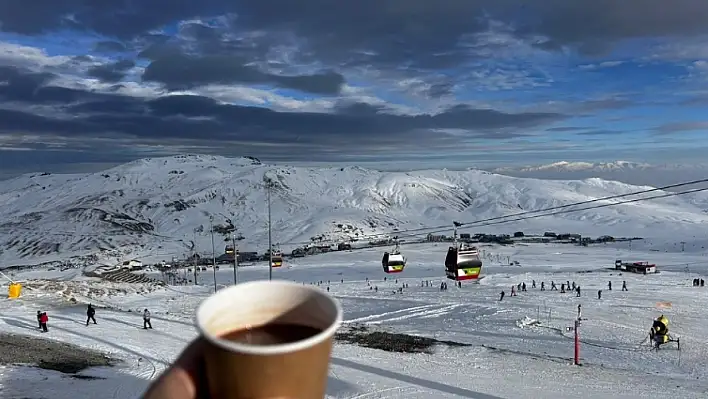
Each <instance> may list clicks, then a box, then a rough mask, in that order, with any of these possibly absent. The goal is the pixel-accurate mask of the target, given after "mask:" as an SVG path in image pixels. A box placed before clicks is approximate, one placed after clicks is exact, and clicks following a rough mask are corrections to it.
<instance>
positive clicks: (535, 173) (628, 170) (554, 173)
mask: <svg viewBox="0 0 708 399" xmlns="http://www.w3.org/2000/svg"><path fill="white" fill-rule="evenodd" d="M492 172H494V173H501V174H504V175H508V176H515V177H530V178H536V179H563V180H581V179H589V178H593V177H597V178H601V179H605V180H616V181H621V182H624V183H628V184H635V185H650V186H654V187H661V186H667V185H670V184H674V183H679V182H684V181H688V180H697V179H702V178H706V177H708V165H704V164H690V165H687V164H667V163H664V164H650V163H641V162H631V161H614V162H569V161H560V162H554V163H550V164H543V165H532V166H521V167H514V166H509V167H501V168H496V169H493V170H492Z"/></svg>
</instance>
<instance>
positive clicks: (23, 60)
mask: <svg viewBox="0 0 708 399" xmlns="http://www.w3.org/2000/svg"><path fill="white" fill-rule="evenodd" d="M70 61H71V57H68V56H49V55H47V53H46V52H45V51H44V50H42V49H38V48H36V47H29V46H22V45H19V44H12V43H7V42H0V62H1V63H3V64H6V65H13V66H18V67H23V68H30V69H32V70H35V71H36V70H41V69H43V68H46V67H51V66H59V65H63V64H66V63H68V62H70Z"/></svg>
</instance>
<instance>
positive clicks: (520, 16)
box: [0, 0, 708, 68]
mask: <svg viewBox="0 0 708 399" xmlns="http://www.w3.org/2000/svg"><path fill="white" fill-rule="evenodd" d="M37 10H41V12H38V11H37ZM224 14H228V15H232V16H234V15H237V18H236V17H234V18H232V19H233V21H231V22H230V24H229V28H230V29H231V30H234V31H239V30H243V31H246V30H258V31H260V32H291V33H293V34H295V35H297V36H298V37H301V38H304V39H306V42H307V49H308V52H309V54H311V55H312V56H313V57H314V59H317V60H322V61H330V62H333V63H341V62H351V63H358V62H361V63H365V62H368V63H379V64H396V65H398V64H400V63H402V62H403V61H409V62H411V63H414V64H417V65H420V66H429V67H431V68H436V67H441V66H445V65H455V64H457V63H459V62H460V61H461V60H462V59H464V58H465V57H467V56H469V52H467V51H465V50H463V49H461V48H460V47H458V46H457V44H458V42H459V40H460V38H462V37H464V35H465V34H470V33H476V32H481V31H484V30H486V29H487V28H488V24H487V18H489V17H491V18H496V19H499V20H503V21H507V22H511V23H513V26H514V27H515V31H514V32H512V33H514V34H516V35H517V36H520V37H527V38H530V37H536V36H538V35H541V36H544V37H546V38H547V40H545V41H537V42H536V43H535V45H536V46H537V47H539V48H543V49H547V50H558V49H561V48H562V47H563V46H566V45H576V46H578V48H579V49H580V50H581V51H584V52H586V53H591V54H597V53H602V52H605V51H607V50H608V49H610V48H611V45H612V44H614V43H615V42H617V41H618V40H621V39H625V38H637V37H647V36H658V35H695V34H700V33H708V24H706V23H705V20H706V17H708V2H706V1H704V0H675V1H672V2H671V4H670V7H669V6H667V3H666V1H665V0H637V1H617V0H574V1H568V0H529V1H523V2H520V1H518V0H439V1H437V2H430V1H429V0H359V1H347V2H342V1H324V0H301V1H290V0H193V1H183V2H179V5H176V4H175V3H174V2H173V1H170V0H142V1H128V0H122V1H121V0H116V1H109V2H105V1H95V2H85V1H81V0H64V1H45V0H26V1H21V2H18V1H3V2H1V3H0V25H1V26H2V29H3V30H5V31H11V32H18V33H23V34H39V33H45V32H49V31H52V30H58V29H66V28H69V29H84V30H86V31H91V32H98V33H101V34H104V35H107V36H110V37H117V38H121V39H123V40H127V39H135V38H137V37H141V36H143V35H145V34H147V32H149V31H151V30H156V29H160V28H162V27H163V26H165V25H168V24H170V23H174V22H175V21H180V20H185V19H193V18H197V17H201V18H208V17H209V16H217V15H224ZM210 29H211V28H210V27H208V26H206V25H199V24H193V25H190V26H187V27H184V28H183V31H184V33H185V34H188V35H192V36H194V37H197V38H199V40H200V41H202V42H204V43H205V45H207V44H211V45H213V44H214V43H217V42H222V41H224V40H225V38H224V37H223V36H222V35H220V34H217V33H216V32H211V31H210ZM229 40H231V39H229ZM233 40H240V39H233ZM269 45H270V44H269ZM236 47H238V46H236ZM246 47H247V46H246ZM246 47H243V48H246ZM364 51H366V53H365V52H364ZM353 52H356V54H355V53H353ZM365 54H366V55H365Z"/></svg>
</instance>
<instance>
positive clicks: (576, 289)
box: [575, 286, 580, 298]
mask: <svg viewBox="0 0 708 399" xmlns="http://www.w3.org/2000/svg"><path fill="white" fill-rule="evenodd" d="M575 292H576V293H577V295H575V296H577V297H578V298H580V286H577V287H575Z"/></svg>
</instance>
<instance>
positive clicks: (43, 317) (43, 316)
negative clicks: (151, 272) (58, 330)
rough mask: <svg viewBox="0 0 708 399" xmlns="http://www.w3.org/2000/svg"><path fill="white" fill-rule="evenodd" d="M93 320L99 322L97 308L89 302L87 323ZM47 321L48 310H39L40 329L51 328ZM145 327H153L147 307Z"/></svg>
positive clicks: (144, 313) (44, 330)
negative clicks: (48, 326)
mask: <svg viewBox="0 0 708 399" xmlns="http://www.w3.org/2000/svg"><path fill="white" fill-rule="evenodd" d="M91 321H93V324H98V323H96V308H94V307H93V305H92V304H89V305H88V307H87V308H86V325H87V326H88V325H89V322H91ZM47 322H49V316H47V312H42V311H41V310H38V311H37V324H38V325H39V329H40V330H42V332H47V331H49V329H48V328H47ZM143 329H145V330H147V329H152V323H151V322H150V311H149V310H147V309H145V310H144V311H143Z"/></svg>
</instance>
